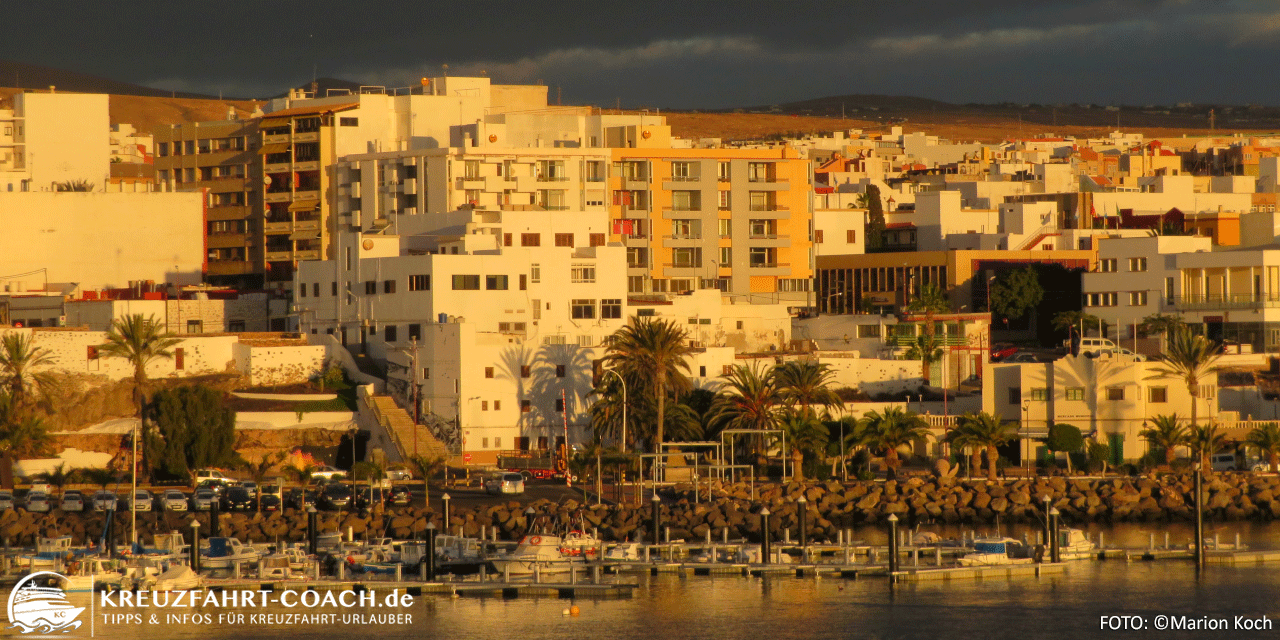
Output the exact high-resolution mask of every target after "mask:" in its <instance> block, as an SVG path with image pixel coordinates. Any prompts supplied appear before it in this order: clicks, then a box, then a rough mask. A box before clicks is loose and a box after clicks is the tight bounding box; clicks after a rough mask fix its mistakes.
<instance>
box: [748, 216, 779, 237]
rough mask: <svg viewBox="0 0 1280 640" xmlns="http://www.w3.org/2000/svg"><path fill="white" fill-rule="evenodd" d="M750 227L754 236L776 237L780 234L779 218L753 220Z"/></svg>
mask: <svg viewBox="0 0 1280 640" xmlns="http://www.w3.org/2000/svg"><path fill="white" fill-rule="evenodd" d="M750 227H751V237H752V238H774V237H777V235H778V221H777V220H752V221H751V222H750Z"/></svg>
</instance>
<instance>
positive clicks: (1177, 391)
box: [982, 354, 1218, 464]
mask: <svg viewBox="0 0 1280 640" xmlns="http://www.w3.org/2000/svg"><path fill="white" fill-rule="evenodd" d="M1159 367H1160V364H1159V363H1155V362H1136V361H1134V360H1133V357H1132V356H1123V355H1112V354H1103V355H1102V356H1099V357H1096V358H1092V357H1086V356H1070V355H1068V356H1066V357H1064V358H1059V359H1058V360H1055V361H1053V362H1045V363H1037V364H996V365H991V372H990V374H989V375H988V377H987V379H986V380H985V381H984V385H983V389H982V407H983V410H984V411H988V412H991V413H993V414H995V415H997V416H999V417H1000V418H1002V419H1004V420H1005V421H1007V422H1014V423H1017V424H1018V434H1019V442H1020V445H1019V448H1018V450H1019V451H1020V453H1021V457H1022V458H1021V459H1022V460H1030V459H1032V458H1042V457H1044V456H1045V455H1046V453H1045V451H1044V445H1043V443H1042V442H1041V441H1042V440H1043V439H1044V438H1045V437H1046V436H1047V435H1048V429H1049V425H1050V424H1053V423H1066V424H1070V425H1072V426H1075V427H1077V428H1079V429H1080V431H1082V432H1083V433H1084V434H1085V436H1086V437H1089V436H1093V437H1095V438H1096V439H1097V440H1098V441H1099V442H1102V443H1104V444H1109V445H1110V446H1111V463H1112V464H1119V463H1121V462H1124V461H1126V460H1134V459H1137V458H1139V457H1141V456H1142V455H1143V454H1144V453H1146V451H1147V444H1146V441H1145V440H1143V439H1142V438H1141V436H1140V435H1139V433H1140V432H1141V431H1142V430H1143V429H1144V428H1146V426H1145V424H1144V423H1145V421H1146V420H1147V419H1148V418H1150V417H1152V416H1156V415H1169V414H1173V413H1177V414H1178V415H1179V416H1183V417H1185V418H1188V419H1189V418H1190V415H1191V402H1192V398H1191V397H1190V396H1189V395H1188V394H1187V389H1186V386H1185V385H1184V384H1183V383H1182V380H1181V379H1180V378H1177V377H1174V376H1164V375H1162V374H1160V373H1159V372H1158V371H1157V370H1158V369H1159ZM1217 389H1218V378H1217V374H1216V373H1210V374H1208V375H1206V376H1204V377H1203V378H1202V379H1201V385H1200V394H1199V397H1198V398H1196V399H1195V401H1196V402H1197V403H1198V406H1197V407H1196V410H1197V415H1198V420H1199V421H1200V422H1201V423H1202V424H1204V423H1207V422H1208V421H1210V420H1213V419H1214V418H1215V417H1216V415H1217V406H1218V403H1217ZM1038 440H1039V441H1038Z"/></svg>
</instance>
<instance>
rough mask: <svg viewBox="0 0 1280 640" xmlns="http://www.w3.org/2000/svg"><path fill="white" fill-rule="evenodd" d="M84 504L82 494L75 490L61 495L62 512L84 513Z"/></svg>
mask: <svg viewBox="0 0 1280 640" xmlns="http://www.w3.org/2000/svg"><path fill="white" fill-rule="evenodd" d="M84 502H85V501H84V494H83V493H80V492H79V491H77V490H75V489H72V490H70V491H64V492H63V493H62V506H61V509H62V510H63V511H74V512H80V511H84Z"/></svg>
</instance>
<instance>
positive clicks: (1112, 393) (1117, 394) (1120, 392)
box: [1107, 387, 1124, 400]
mask: <svg viewBox="0 0 1280 640" xmlns="http://www.w3.org/2000/svg"><path fill="white" fill-rule="evenodd" d="M1107 400H1124V387H1107Z"/></svg>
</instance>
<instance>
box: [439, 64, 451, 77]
mask: <svg viewBox="0 0 1280 640" xmlns="http://www.w3.org/2000/svg"><path fill="white" fill-rule="evenodd" d="M440 68H441V69H443V70H444V77H446V78H448V77H449V65H447V64H442V65H440Z"/></svg>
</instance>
